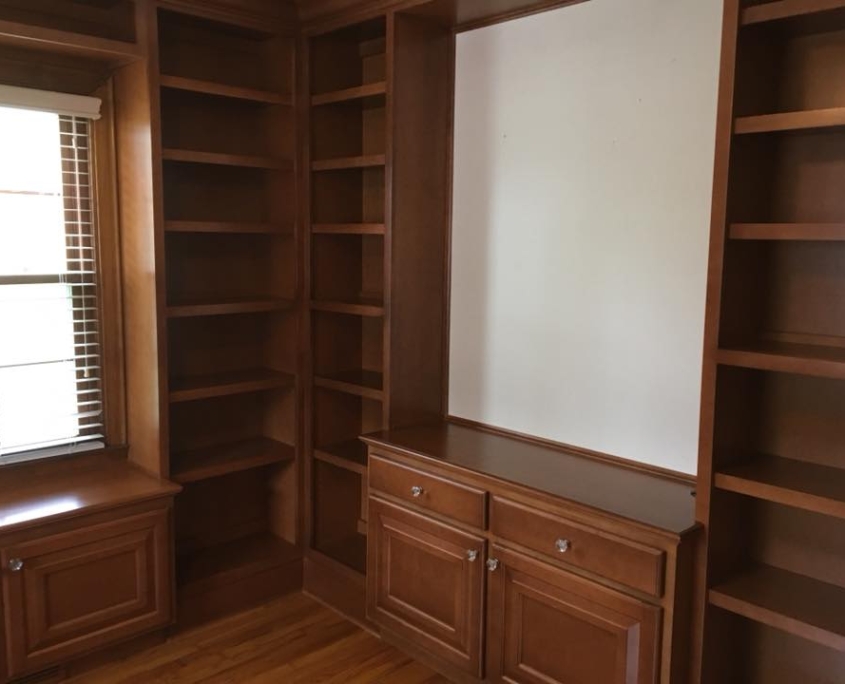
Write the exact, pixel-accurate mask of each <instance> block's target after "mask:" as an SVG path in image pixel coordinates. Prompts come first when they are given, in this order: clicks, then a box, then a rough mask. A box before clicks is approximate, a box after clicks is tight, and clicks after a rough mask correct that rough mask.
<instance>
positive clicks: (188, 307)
mask: <svg viewBox="0 0 845 684" xmlns="http://www.w3.org/2000/svg"><path fill="white" fill-rule="evenodd" d="M292 306H293V302H292V301H291V300H289V299H274V298H263V299H229V300H218V301H203V300H196V301H181V302H178V303H174V304H171V305H170V306H168V307H167V315H168V317H170V318H190V317H194V316H225V315H233V314H244V313H262V312H270V311H285V310H289V309H291V308H292Z"/></svg>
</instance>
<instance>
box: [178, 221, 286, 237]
mask: <svg viewBox="0 0 845 684" xmlns="http://www.w3.org/2000/svg"><path fill="white" fill-rule="evenodd" d="M165 230H166V231H167V232H169V233H223V234H225V233H230V234H233V235H292V233H293V228H292V226H289V225H285V224H281V223H235V222H225V221H166V222H165Z"/></svg>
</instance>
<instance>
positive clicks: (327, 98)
mask: <svg viewBox="0 0 845 684" xmlns="http://www.w3.org/2000/svg"><path fill="white" fill-rule="evenodd" d="M386 92H387V83H385V82H384V81H379V82H377V83H367V84H366V85H361V86H355V87H354V88H343V89H341V90H335V91H332V92H329V93H323V94H321V95H314V96H312V97H311V104H312V105H314V106H320V105H328V104H337V103H340V102H351V101H354V100H363V99H366V98H371V97H378V96H384V95H385V93H386Z"/></svg>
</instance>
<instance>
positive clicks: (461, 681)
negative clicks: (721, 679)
mask: <svg viewBox="0 0 845 684" xmlns="http://www.w3.org/2000/svg"><path fill="white" fill-rule="evenodd" d="M381 638H382V639H383V640H384V641H385V643H388V644H390V645H391V646H395V647H396V648H398V649H399V650H400V651H402V652H403V653H406V654H408V655H409V656H411V658H413V659H414V660H417V661H419V662H421V663H422V664H423V665H425V666H427V667H429V668H431V669H432V670H434V671H435V672H437V673H438V674H441V675H443V676H444V677H446V679H448V680H449V681H450V682H454V683H455V684H479V680H478V678H476V677H473V676H472V675H468V674H464V673H462V672H456V671H455V666H454V665H451V664H449V663H447V662H446V661H445V660H442V659H440V658H438V657H437V656H435V655H432V653H431V652H429V651H427V650H426V649H424V648H421V647H420V646H418V645H417V644H415V643H414V642H413V641H411V640H409V639H404V638H402V637H401V636H399V635H398V634H396V633H395V632H391V631H390V630H383V631H382V633H381Z"/></svg>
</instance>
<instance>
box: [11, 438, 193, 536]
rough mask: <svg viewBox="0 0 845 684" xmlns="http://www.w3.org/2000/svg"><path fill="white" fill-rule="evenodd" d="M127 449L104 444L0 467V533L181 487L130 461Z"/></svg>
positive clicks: (146, 498) (153, 496)
mask: <svg viewBox="0 0 845 684" xmlns="http://www.w3.org/2000/svg"><path fill="white" fill-rule="evenodd" d="M126 453H127V448H126V447H103V448H101V449H97V450H93V451H87V452H85V453H77V454H74V455H70V456H62V457H58V458H50V459H40V460H37V461H27V462H25V463H18V464H15V465H10V466H7V467H4V468H2V478H0V534H2V533H8V532H11V531H18V530H20V529H24V528H29V527H35V526H38V525H42V524H44V523H47V522H55V521H58V520H63V519H66V518H73V517H78V516H81V515H86V514H89V513H94V512H97V511H102V510H109V509H111V508H115V507H118V506H126V505H131V504H135V503H141V502H143V501H149V500H153V499H160V498H169V497H173V496H174V495H176V494H178V493H179V492H180V491H181V487H180V486H179V485H176V484H174V483H172V482H168V481H167V480H161V479H159V478H157V477H154V476H152V475H149V474H148V473H145V472H144V471H142V470H141V469H140V468H138V467H136V466H135V465H133V464H132V463H129V462H128V461H127V460H126Z"/></svg>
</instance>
